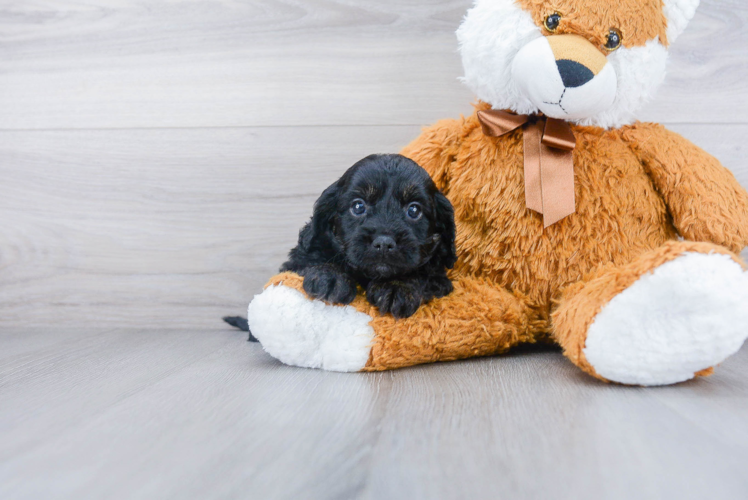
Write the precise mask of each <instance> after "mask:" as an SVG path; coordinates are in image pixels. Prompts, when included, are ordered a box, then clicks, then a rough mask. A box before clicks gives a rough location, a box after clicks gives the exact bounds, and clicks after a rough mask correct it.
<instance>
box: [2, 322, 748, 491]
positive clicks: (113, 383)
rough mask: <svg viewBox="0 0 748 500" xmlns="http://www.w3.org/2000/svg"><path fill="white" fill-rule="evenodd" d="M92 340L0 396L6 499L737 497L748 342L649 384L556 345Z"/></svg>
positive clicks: (164, 337)
mask: <svg viewBox="0 0 748 500" xmlns="http://www.w3.org/2000/svg"><path fill="white" fill-rule="evenodd" d="M87 338H88V339H89V341H88V342H87V343H82V344H81V345H79V346H78V348H77V349H76V348H72V347H73V346H71V349H68V350H65V351H62V350H61V352H60V356H59V360H58V361H57V363H56V365H55V368H54V369H51V368H50V367H49V365H48V364H47V363H45V362H44V361H43V360H41V359H40V360H39V363H37V365H36V369H37V370H38V374H37V375H36V376H33V377H29V376H19V377H16V378H14V379H13V381H12V382H13V383H12V384H7V385H5V386H3V387H2V388H0V422H2V424H0V450H2V452H3V453H0V457H1V458H0V497H2V498H3V499H22V498H50V499H56V498H77V499H85V498H112V499H118V498H278V499H284V498H315V499H326V498H370V499H379V498H387V499H399V498H403V499H405V498H409V499H410V498H414V499H421V498H424V499H426V498H429V499H432V498H434V499H435V498H455V499H456V498H477V499H479V498H512V499H525V498H527V499H530V498H547V497H549V496H553V497H558V498H580V499H593V498H611V499H619V498H620V499H628V498H643V499H650V498H651V499H671V498H672V499H691V498H693V499H696V498H705V497H709V498H725V499H732V498H735V499H737V498H745V496H746V494H748V479H746V477H745V474H743V472H744V471H743V468H744V464H745V463H746V460H748V442H747V441H746V440H745V439H744V437H745V436H746V433H747V432H748V419H746V418H745V415H746V414H745V408H746V404H748V383H746V380H748V347H744V348H743V350H741V352H740V353H739V354H738V355H736V356H735V357H733V358H731V359H729V360H728V361H727V362H725V363H724V365H723V366H722V367H720V369H719V370H718V371H717V373H716V374H715V375H714V376H713V377H711V378H708V379H699V380H696V381H692V382H689V383H686V384H682V385H679V386H676V387H672V388H660V389H642V388H627V387H621V386H614V385H608V384H603V383H600V382H597V381H595V380H593V379H591V378H589V377H587V376H586V375H584V374H582V373H581V372H579V371H578V370H577V369H576V368H575V367H573V366H572V365H571V364H570V363H569V362H567V361H566V360H565V359H564V358H563V357H562V356H561V355H560V353H557V352H525V353H518V354H514V355H509V356H503V357H496V358H488V359H476V360H470V361H467V362H458V363H448V364H438V365H430V366H423V367H417V368H413V369H407V370H399V371H395V372H388V373H380V374H334V373H326V372H321V371H314V370H303V369H297V368H291V367H286V366H283V365H281V364H279V363H278V362H277V361H275V360H272V359H271V358H270V357H269V356H267V355H266V354H265V353H263V352H262V350H261V349H260V347H259V346H258V345H256V344H249V343H247V342H245V341H244V339H243V338H241V336H236V335H235V334H227V333H218V332H213V333H209V332H197V331H193V332H190V331H182V332H177V331H170V332H164V331H159V330H145V331H136V330H133V331H129V332H125V331H116V332H110V333H102V337H101V338H99V339H96V338H95V337H92V336H88V337H87ZM182 340H183V341H184V342H182ZM1 363H2V362H0V370H1V369H3V368H4V364H1ZM154 365H162V366H161V367H158V366H154ZM104 367H105V368H106V369H105V370H104ZM144 368H146V369H147V370H146V371H148V372H150V374H149V375H146V374H145V373H142V374H141V375H137V373H140V372H143V369H144ZM16 384H18V386H17V387H15V386H16ZM9 389H10V390H9ZM76 407H78V411H77V412H76V411H75V408H76ZM22 417H27V418H22ZM28 417H31V418H28ZM58 420H59V421H60V422H62V423H64V424H65V425H61V424H60V422H58ZM44 423H46V424H48V426H49V427H48V428H45V427H44ZM40 433H41V434H40ZM18 436H21V437H23V436H26V437H27V439H26V440H25V445H24V446H22V447H18V446H12V445H13V444H14V443H16V442H18V440H19V439H21V440H23V439H22V438H19V437H18ZM40 437H43V439H40ZM9 443H10V445H9ZM9 451H10V453H9Z"/></svg>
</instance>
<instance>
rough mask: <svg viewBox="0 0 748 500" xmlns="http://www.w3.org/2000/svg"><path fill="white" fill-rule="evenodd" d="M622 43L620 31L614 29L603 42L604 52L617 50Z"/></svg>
mask: <svg viewBox="0 0 748 500" xmlns="http://www.w3.org/2000/svg"><path fill="white" fill-rule="evenodd" d="M622 43H623V35H621V32H620V31H618V30H617V29H615V28H614V29H612V30H610V32H609V33H608V39H607V40H606V42H605V50H607V51H608V52H613V51H615V50H618V48H619V47H620V46H621V44H622Z"/></svg>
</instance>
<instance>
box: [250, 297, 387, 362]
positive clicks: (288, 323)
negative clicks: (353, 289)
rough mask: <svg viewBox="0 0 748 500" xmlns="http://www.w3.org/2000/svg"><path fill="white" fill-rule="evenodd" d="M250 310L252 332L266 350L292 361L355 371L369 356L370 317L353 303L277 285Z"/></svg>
mask: <svg viewBox="0 0 748 500" xmlns="http://www.w3.org/2000/svg"><path fill="white" fill-rule="evenodd" d="M247 314H248V316H247V319H248V322H249V327H250V329H251V330H252V334H253V335H254V336H255V337H257V339H258V340H259V341H260V343H261V344H262V347H263V348H264V349H265V351H266V352H267V353H268V354H270V355H271V356H273V357H274V358H277V359H279V360H280V361H282V362H283V363H285V364H287V365H293V366H302V367H305V368H321V369H323V370H329V371H336V372H356V371H361V370H362V369H363V368H364V367H365V366H366V363H367V362H368V360H369V353H370V352H371V344H372V342H373V339H374V329H373V328H372V327H371V326H370V325H369V322H370V321H371V317H370V316H369V315H367V314H364V313H362V312H359V311H358V310H356V309H355V308H354V307H352V306H333V305H329V304H326V303H325V302H322V301H319V300H310V299H309V298H308V297H306V296H305V295H304V294H302V293H301V292H299V291H297V290H295V289H293V288H289V287H286V286H283V285H277V286H271V287H269V288H267V289H266V290H265V291H264V292H262V293H261V294H260V295H257V296H256V297H255V298H254V300H252V302H251V303H250V304H249V310H248V312H247Z"/></svg>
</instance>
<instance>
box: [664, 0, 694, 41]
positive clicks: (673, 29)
mask: <svg viewBox="0 0 748 500" xmlns="http://www.w3.org/2000/svg"><path fill="white" fill-rule="evenodd" d="M663 3H664V11H665V17H666V18H667V41H668V43H669V44H672V43H673V42H674V41H675V39H676V38H678V37H679V36H680V34H681V33H683V30H685V29H686V26H687V25H688V22H689V21H690V20H691V18H693V15H694V14H695V13H696V8H697V7H698V6H699V0H664V2H663Z"/></svg>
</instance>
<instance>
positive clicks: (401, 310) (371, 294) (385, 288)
mask: <svg viewBox="0 0 748 500" xmlns="http://www.w3.org/2000/svg"><path fill="white" fill-rule="evenodd" d="M366 298H367V300H368V301H369V302H370V303H371V304H372V305H374V306H377V308H378V309H379V312H380V313H381V314H387V313H391V314H392V315H393V316H394V317H395V318H399V319H400V318H409V317H410V316H413V314H415V312H416V311H417V310H418V308H419V307H420V306H421V303H422V302H423V295H422V294H421V291H420V289H419V287H418V286H417V285H416V284H414V283H409V282H407V281H388V282H376V281H372V282H371V283H369V286H368V287H367V289H366Z"/></svg>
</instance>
